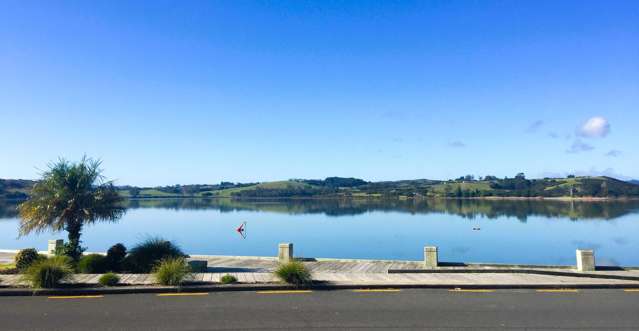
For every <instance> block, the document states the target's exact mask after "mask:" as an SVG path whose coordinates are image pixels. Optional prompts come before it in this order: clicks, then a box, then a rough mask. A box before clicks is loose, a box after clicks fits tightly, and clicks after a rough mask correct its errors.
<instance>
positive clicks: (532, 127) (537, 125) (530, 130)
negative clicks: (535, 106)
mask: <svg viewBox="0 0 639 331" xmlns="http://www.w3.org/2000/svg"><path fill="white" fill-rule="evenodd" d="M542 126H544V121H542V120H537V121H534V122H532V123H531V124H530V125H529V126H528V128H527V129H526V132H527V133H535V132H537V131H539V129H541V127H542Z"/></svg>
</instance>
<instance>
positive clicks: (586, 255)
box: [577, 249, 595, 271]
mask: <svg viewBox="0 0 639 331" xmlns="http://www.w3.org/2000/svg"><path fill="white" fill-rule="evenodd" d="M577 270H578V271H595V252H594V251H593V250H592V249H578V250H577Z"/></svg>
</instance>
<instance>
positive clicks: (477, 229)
mask: <svg viewBox="0 0 639 331" xmlns="http://www.w3.org/2000/svg"><path fill="white" fill-rule="evenodd" d="M473 230H474V231H479V230H481V228H473Z"/></svg>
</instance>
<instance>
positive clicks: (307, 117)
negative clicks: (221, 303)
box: [0, 0, 639, 185]
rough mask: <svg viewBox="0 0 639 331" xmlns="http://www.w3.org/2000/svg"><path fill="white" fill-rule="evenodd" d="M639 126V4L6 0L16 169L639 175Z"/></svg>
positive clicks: (138, 179) (141, 180) (6, 164)
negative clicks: (64, 165)
mask: <svg viewBox="0 0 639 331" xmlns="http://www.w3.org/2000/svg"><path fill="white" fill-rule="evenodd" d="M589 120H590V122H589V123H587V122H588V121H589ZM638 123H639V2H637V1H625V2H624V1H574V2H573V1H528V2H524V1H495V2H489V1H417V2H413V1H403V2H396V1H315V2H312V1H239V0H238V1H171V2H167V1H148V2H145V1H135V2H125V1H70V2H66V1H24V0H20V1H2V2H0V126H1V127H2V131H1V135H2V136H1V139H0V149H1V150H2V161H1V162H0V177H1V178H36V177H37V175H38V173H39V170H38V169H44V168H45V167H46V164H47V163H48V162H49V161H52V160H55V159H56V158H58V157H59V156H62V157H65V158H68V159H71V160H77V159H79V158H80V157H81V156H82V155H83V154H85V153H86V154H87V155H89V156H93V157H97V158H101V159H102V160H103V165H104V168H105V169H106V175H107V176H108V177H110V178H113V179H116V180H117V183H118V184H135V185H167V184H176V183H182V184H189V183H216V182H219V181H221V180H229V181H242V182H247V181H251V182H252V181H267V180H276V179H288V178H323V177H326V176H354V177H360V178H364V179H367V180H393V179H411V178H433V179H446V178H451V177H458V176H460V175H464V174H475V175H486V174H493V175H497V176H506V175H508V176H512V175H514V174H516V173H517V172H520V171H523V172H525V173H526V174H527V175H528V176H529V177H539V176H546V175H565V174H567V173H577V174H601V173H605V174H609V175H615V176H619V177H624V178H625V177H632V178H639V167H637V164H639V151H638V149H637V140H638V139H637V137H638V133H637V124H638Z"/></svg>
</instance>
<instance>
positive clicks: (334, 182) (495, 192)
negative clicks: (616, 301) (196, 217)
mask: <svg viewBox="0 0 639 331" xmlns="http://www.w3.org/2000/svg"><path fill="white" fill-rule="evenodd" d="M34 183H35V182H33V181H25V180H0V199H24V198H26V197H27V194H28V192H29V189H30V188H31V186H32V185H33V184H34ZM118 189H119V191H120V194H121V195H122V196H123V197H126V198H171V197H195V198H209V197H225V198H231V197H232V198H304V197H333V198H397V199H413V198H427V197H450V198H478V197H497V198H500V197H501V198H503V197H548V198H549V197H552V198H560V197H573V198H586V197H596V198H624V197H639V185H636V184H632V183H630V182H625V181H621V180H617V179H614V178H610V177H569V178H544V179H526V178H525V177H524V175H523V174H519V175H518V176H515V177H513V178H496V177H493V176H486V178H484V179H482V180H475V179H474V178H472V177H471V176H465V177H460V178H458V179H456V180H448V181H438V180H428V179H416V180H401V181H384V182H366V181H363V180H361V179H357V178H341V177H329V178H326V179H324V180H306V179H291V180H285V181H275V182H265V183H246V184H242V183H230V182H222V183H220V184H214V185H174V186H163V187H152V188H138V187H133V186H122V187H119V188H118Z"/></svg>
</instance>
